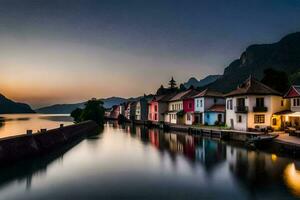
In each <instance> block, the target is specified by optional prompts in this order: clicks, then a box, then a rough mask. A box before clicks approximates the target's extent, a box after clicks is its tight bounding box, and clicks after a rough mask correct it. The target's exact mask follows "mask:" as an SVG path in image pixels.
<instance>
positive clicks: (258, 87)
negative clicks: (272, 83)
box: [225, 76, 282, 97]
mask: <svg viewBox="0 0 300 200" xmlns="http://www.w3.org/2000/svg"><path fill="white" fill-rule="evenodd" d="M240 95H275V96H281V95H282V94H281V93H280V92H278V91H276V90H274V89H272V88H270V87H269V86H267V85H265V84H263V83H261V82H260V81H258V80H256V79H254V78H253V77H252V76H250V77H249V78H248V79H247V80H246V81H244V82H243V83H242V84H241V85H239V86H238V87H237V89H235V90H233V91H231V92H229V93H227V94H226V95H225V96H226V97H230V96H240Z"/></svg>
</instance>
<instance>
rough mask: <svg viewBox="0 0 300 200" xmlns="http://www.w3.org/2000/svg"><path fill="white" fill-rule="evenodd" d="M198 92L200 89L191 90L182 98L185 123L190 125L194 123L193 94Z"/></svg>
mask: <svg viewBox="0 0 300 200" xmlns="http://www.w3.org/2000/svg"><path fill="white" fill-rule="evenodd" d="M198 93H200V91H197V90H192V91H191V92H189V93H188V95H187V96H185V97H184V99H183V111H184V113H185V114H184V115H185V116H184V118H185V124H187V125H192V124H193V123H194V112H195V99H194V96H195V95H197V94H198Z"/></svg>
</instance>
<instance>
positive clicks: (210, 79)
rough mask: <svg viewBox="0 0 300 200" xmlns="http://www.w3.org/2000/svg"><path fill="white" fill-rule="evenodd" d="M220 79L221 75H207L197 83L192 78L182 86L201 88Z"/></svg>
mask: <svg viewBox="0 0 300 200" xmlns="http://www.w3.org/2000/svg"><path fill="white" fill-rule="evenodd" d="M220 77H222V75H209V76H207V77H205V78H204V79H201V80H199V81H198V80H197V79H196V78H195V77H192V78H190V79H189V80H188V81H187V82H186V83H184V84H183V85H184V87H185V88H190V87H191V86H194V87H195V88H197V87H203V86H205V85H208V84H210V83H213V82H215V81H216V80H217V79H218V78H220Z"/></svg>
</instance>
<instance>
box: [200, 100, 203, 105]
mask: <svg viewBox="0 0 300 200" xmlns="http://www.w3.org/2000/svg"><path fill="white" fill-rule="evenodd" d="M202 104H203V103H202V99H201V100H200V107H202V106H203V105H202Z"/></svg>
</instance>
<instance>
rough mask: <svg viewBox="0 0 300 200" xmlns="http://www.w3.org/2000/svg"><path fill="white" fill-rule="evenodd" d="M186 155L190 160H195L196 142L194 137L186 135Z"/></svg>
mask: <svg viewBox="0 0 300 200" xmlns="http://www.w3.org/2000/svg"><path fill="white" fill-rule="evenodd" d="M184 155H186V156H187V157H188V158H190V159H192V160H195V155H196V153H195V141H194V136H191V135H186V136H185V144H184Z"/></svg>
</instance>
